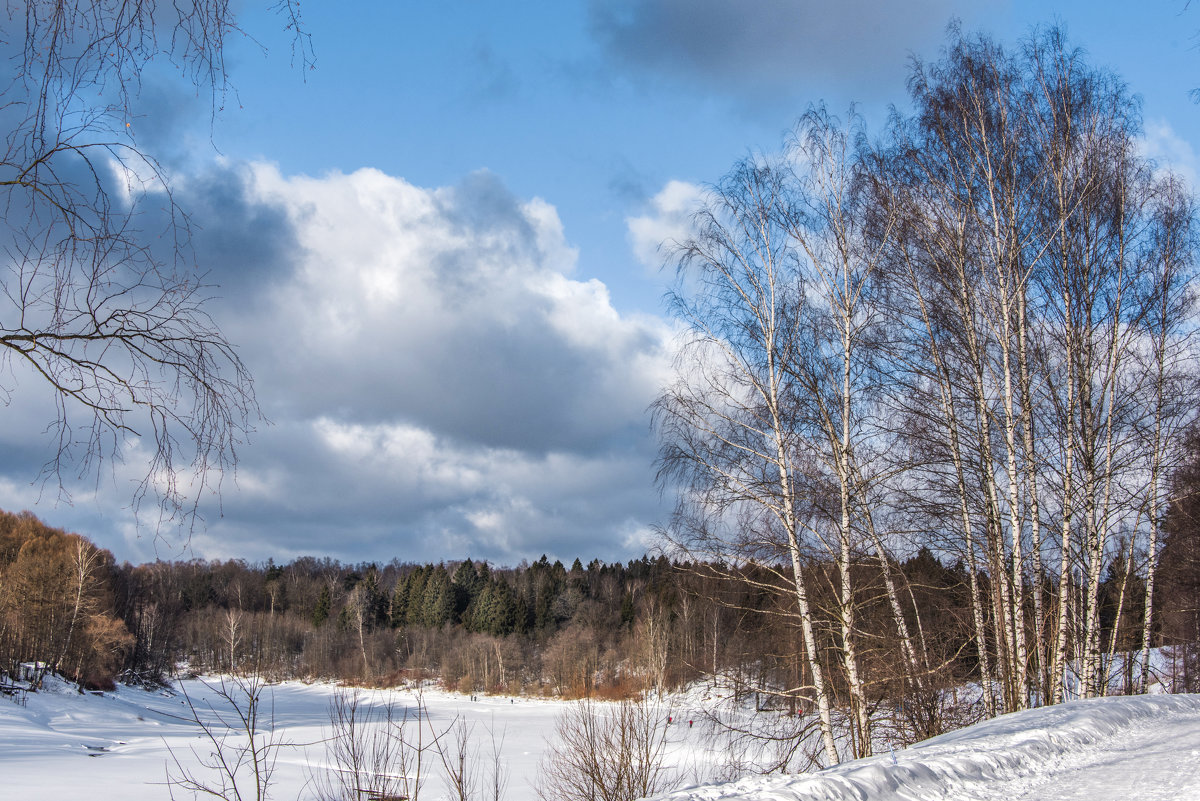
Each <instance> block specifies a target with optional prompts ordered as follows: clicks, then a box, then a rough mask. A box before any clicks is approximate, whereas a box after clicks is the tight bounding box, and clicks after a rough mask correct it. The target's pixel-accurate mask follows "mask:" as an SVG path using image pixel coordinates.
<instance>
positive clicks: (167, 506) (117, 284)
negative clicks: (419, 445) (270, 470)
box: [0, 0, 311, 522]
mask: <svg viewBox="0 0 1200 801" xmlns="http://www.w3.org/2000/svg"><path fill="white" fill-rule="evenodd" d="M276 8H277V9H278V10H279V12H280V13H281V15H282V17H283V19H284V24H285V25H286V26H287V27H289V28H290V29H291V30H292V31H293V32H294V33H295V35H296V40H295V41H296V48H297V50H296V54H297V55H298V56H299V57H300V59H301V60H302V61H304V62H305V64H306V65H307V64H311V50H310V49H309V47H308V38H307V34H305V33H304V32H303V30H302V29H301V27H300V26H299V5H298V4H297V3H295V2H294V0H279V2H278V3H277V5H276ZM0 26H2V28H0V41H2V42H3V46H2V47H3V50H4V55H5V58H6V63H7V64H9V66H10V69H11V72H10V73H9V77H7V78H5V79H4V81H5V83H3V84H0V119H3V121H4V124H5V129H6V131H7V134H6V136H5V138H4V139H3V142H2V143H0V205H2V207H3V209H4V223H3V225H2V226H0V253H2V255H0V259H2V260H3V263H2V264H0V368H2V369H3V370H4V371H5V373H6V375H7V377H8V378H7V380H6V381H4V382H3V384H2V385H0V399H2V400H3V401H4V402H6V403H7V402H10V401H11V398H12V397H13V394H14V392H16V391H17V387H18V386H19V387H20V392H21V393H22V394H27V393H31V392H38V391H42V390H45V389H48V390H49V395H48V397H49V398H50V399H51V401H50V403H48V404H47V405H48V406H49V405H53V407H54V409H55V412H54V413H53V415H52V417H51V419H50V421H49V426H48V429H49V432H50V434H51V436H52V438H53V443H54V444H53V447H52V450H51V455H50V458H49V459H48V460H47V462H46V463H45V465H44V467H43V473H42V478H43V481H47V482H50V483H52V484H54V485H55V486H57V488H58V492H59V494H60V496H62V497H69V493H68V490H67V489H66V487H65V486H64V471H65V470H67V469H78V471H79V473H80V474H82V475H87V474H88V473H89V472H93V473H94V472H95V471H96V470H97V469H98V467H99V465H100V464H102V463H103V462H105V461H110V460H119V459H120V458H121V456H122V454H123V452H124V449H125V446H126V445H127V444H128V443H129V441H130V440H131V439H135V438H136V439H138V440H139V441H140V442H142V443H144V444H145V445H146V448H147V450H148V453H149V454H150V456H149V464H148V465H147V468H146V473H145V475H144V477H143V479H142V480H141V482H140V484H139V485H138V486H137V488H136V490H135V492H134V506H135V508H137V507H139V506H140V504H141V502H142V500H143V499H144V498H145V497H146V496H150V497H152V498H155V499H156V500H157V501H159V502H160V503H161V506H160V522H165V521H166V520H170V519H176V518H179V517H180V516H182V517H184V518H187V517H189V516H194V514H195V513H196V511H197V505H198V503H199V498H200V495H201V494H202V492H203V491H204V490H205V489H206V488H209V487H211V486H213V485H214V483H219V476H220V474H221V471H222V470H223V469H225V468H228V467H230V466H232V465H233V464H234V463H235V461H236V457H237V447H238V446H239V445H240V444H242V443H243V442H244V441H245V437H246V436H247V434H248V433H249V430H250V428H251V426H252V424H253V422H254V420H255V418H256V417H257V414H258V410H257V407H256V403H255V398H254V392H253V385H252V382H251V378H250V375H249V373H248V372H247V370H246V367H245V365H244V364H243V362H242V360H241V358H240V356H239V355H238V353H237V351H236V350H235V349H234V347H233V346H232V345H231V344H230V343H229V342H228V341H227V340H226V339H225V338H224V336H223V335H222V334H221V332H220V330H219V329H218V327H217V326H216V324H215V323H214V322H213V320H212V318H211V317H210V315H209V313H208V311H207V308H208V307H207V300H208V295H209V287H207V286H206V285H205V283H204V278H203V273H202V272H200V271H198V270H197V269H196V266H195V265H194V264H193V263H192V259H191V248H190V241H189V226H188V221H187V217H186V213H185V210H184V209H181V208H179V207H178V206H177V205H176V203H175V199H174V196H173V194H172V190H171V185H170V182H169V180H168V176H167V175H166V173H165V171H164V169H163V167H162V165H161V164H160V163H159V162H158V161H157V160H156V159H155V157H154V155H153V154H151V153H149V152H147V151H146V150H144V149H143V148H141V147H140V146H139V145H138V142H137V140H136V138H135V137H134V122H135V121H136V116H135V115H136V111H135V106H136V101H137V97H138V93H139V90H140V88H141V76H142V74H143V71H144V70H146V69H149V68H151V67H152V66H157V65H160V64H167V63H169V64H171V65H172V66H173V67H174V68H176V69H177V70H178V71H179V72H180V73H182V75H183V77H184V78H185V79H187V80H190V81H192V82H193V83H195V85H196V86H197V88H200V89H205V90H209V91H211V95H212V102H213V111H214V113H216V111H217V110H218V109H219V107H220V104H221V102H223V98H224V97H225V95H226V93H227V92H228V91H229V89H230V83H229V79H228V76H227V73H226V61H225V42H226V41H227V38H228V37H229V36H230V35H231V34H235V33H239V32H240V31H239V29H238V27H237V20H236V16H235V14H234V11H233V9H232V8H231V4H230V3H229V2H228V0H191V2H176V3H165V2H158V0H137V2H132V3H130V2H118V1H117V0H100V2H83V1H82V0H66V1H65V2H63V1H60V0H30V2H27V3H23V4H19V5H10V6H9V7H8V10H7V12H5V17H4V18H2V20H0Z"/></svg>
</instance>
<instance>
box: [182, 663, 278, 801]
mask: <svg viewBox="0 0 1200 801" xmlns="http://www.w3.org/2000/svg"><path fill="white" fill-rule="evenodd" d="M179 687H180V691H181V692H182V693H183V697H184V701H185V702H186V706H187V709H188V714H189V716H190V717H191V720H192V722H193V723H195V724H196V726H198V727H199V729H200V731H201V733H202V735H203V737H202V739H203V741H204V745H202V746H199V747H197V746H191V752H192V755H193V757H194V758H195V761H196V763H197V764H198V765H199V768H196V767H192V766H190V765H185V764H184V762H183V761H181V759H180V755H179V754H177V753H176V752H175V751H174V750H172V751H171V764H170V765H168V766H167V785H168V787H169V789H170V792H171V798H175V797H176V793H177V792H180V793H189V794H190V795H191V797H192V798H196V797H203V796H208V797H211V798H219V799H221V800H222V801H251V800H253V801H266V799H268V798H269V797H270V790H271V780H272V778H273V776H274V774H275V762H276V759H277V758H278V756H279V751H280V749H281V748H284V747H286V746H287V745H288V744H287V743H286V742H285V741H284V740H283V739H281V737H280V735H279V733H277V732H276V731H275V718H274V710H273V709H272V708H271V707H270V705H269V704H268V707H267V708H266V709H265V710H264V708H263V701H264V698H263V693H264V691H265V689H266V684H265V682H264V681H263V680H262V679H261V678H260V677H258V676H240V677H230V678H222V679H221V680H220V682H218V683H216V684H205V687H206V689H208V690H210V691H212V692H213V694H214V695H215V700H207V699H201V698H194V697H193V696H191V695H190V694H189V693H188V692H187V687H186V686H185V685H184V684H183V683H180V685H179Z"/></svg>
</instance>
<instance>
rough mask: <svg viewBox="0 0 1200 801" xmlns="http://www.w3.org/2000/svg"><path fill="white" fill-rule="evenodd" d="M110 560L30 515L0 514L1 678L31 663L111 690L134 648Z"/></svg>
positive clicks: (40, 673)
mask: <svg viewBox="0 0 1200 801" xmlns="http://www.w3.org/2000/svg"><path fill="white" fill-rule="evenodd" d="M115 572H116V568H115V565H114V564H113V557H112V554H110V553H109V552H108V551H104V550H101V549H99V548H97V547H96V546H94V545H93V544H92V543H91V542H89V541H88V540H86V539H85V538H83V537H81V536H79V535H78V534H67V533H66V532H64V531H62V530H60V529H54V528H50V527H49V526H46V525H45V524H43V523H41V522H40V521H38V520H37V518H35V517H34V516H33V515H31V514H29V513H24V514H20V515H14V514H8V513H3V512H0V673H7V674H8V675H9V676H16V675H18V673H19V667H20V664H21V663H23V662H34V663H36V668H35V675H34V676H33V680H34V681H35V682H38V681H40V680H41V678H42V676H44V675H45V674H46V673H47V672H51V671H53V672H57V673H61V674H62V675H64V676H68V677H69V678H71V679H73V680H75V681H77V682H79V683H80V684H81V685H82V686H86V687H91V688H102V689H109V688H111V687H112V686H113V681H114V679H115V678H116V676H117V675H118V673H119V672H120V671H121V670H122V669H123V668H124V666H125V663H126V659H127V658H128V657H129V655H130V653H131V651H132V647H133V644H134V637H133V635H131V634H130V633H129V631H128V630H127V629H126V627H125V622H124V621H123V620H122V619H121V618H120V617H119V616H118V615H117V614H116V607H115V603H114V598H113V593H112V589H113V578H114V575H115Z"/></svg>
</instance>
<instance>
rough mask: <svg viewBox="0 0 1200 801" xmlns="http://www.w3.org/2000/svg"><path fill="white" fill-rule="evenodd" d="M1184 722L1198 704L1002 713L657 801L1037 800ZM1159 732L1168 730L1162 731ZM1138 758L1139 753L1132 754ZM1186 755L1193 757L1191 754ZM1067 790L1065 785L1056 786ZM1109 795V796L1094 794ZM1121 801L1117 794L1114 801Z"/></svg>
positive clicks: (1190, 698)
mask: <svg viewBox="0 0 1200 801" xmlns="http://www.w3.org/2000/svg"><path fill="white" fill-rule="evenodd" d="M1172 723H1174V724H1176V725H1177V726H1179V727H1180V730H1181V731H1192V732H1194V731H1197V730H1198V729H1200V696H1197V695H1173V696H1163V695H1159V696H1134V697H1120V698H1102V699H1093V700H1089V701H1072V702H1069V703H1065V704H1060V705H1058V706H1050V707H1042V708H1039V709H1032V710H1028V711H1025V712H1017V713H1013V714H1010V715H1003V716H1001V717H998V718H994V719H992V720H988V721H985V722H983V723H979V724H977V725H975V726H970V727H967V728H965V729H960V730H958V731H955V732H951V733H949V734H944V735H942V736H940V737H935V738H933V739H930V740H926V741H925V742H923V743H920V744H918V745H915V746H913V747H911V748H909V749H906V750H904V751H898V752H896V753H895V754H894V755H893V754H884V755H881V756H874V757H869V758H866V759H859V760H855V761H853V762H845V763H842V764H840V765H836V766H834V767H831V768H827V769H825V770H822V771H819V772H817V773H811V774H803V775H799V776H755V777H750V778H745V779H741V780H739V781H736V782H731V783H729V784H724V785H716V786H708V787H693V788H688V789H684V790H677V791H675V792H672V793H667V794H665V795H661V796H657V797H656V798H657V799H659V801H734V799H742V800H743V801H876V800H877V799H905V800H906V801H918V800H919V801H935V800H936V799H964V798H972V799H1001V798H1006V799H1007V798H1014V797H1025V794H1026V793H1030V795H1029V796H1028V797H1038V796H1036V795H1035V794H1034V793H1033V792H1032V791H1034V790H1036V788H1037V787H1038V785H1040V784H1045V783H1048V782H1051V781H1057V780H1058V779H1057V778H1056V777H1061V776H1063V775H1064V774H1068V773H1071V772H1072V771H1081V770H1089V769H1090V770H1091V772H1092V773H1093V774H1096V772H1097V770H1099V772H1100V773H1103V772H1104V771H1103V769H1104V767H1105V766H1106V765H1107V766H1112V765H1116V764H1120V761H1121V760H1120V758H1118V757H1115V756H1114V752H1116V751H1120V750H1130V749H1129V748H1125V749H1122V748H1121V746H1122V744H1127V745H1130V746H1132V745H1134V744H1135V743H1136V742H1137V741H1138V739H1139V737H1142V736H1144V735H1147V734H1150V733H1152V732H1154V731H1156V730H1162V729H1164V727H1169V725H1170V724H1172ZM1159 733H1160V734H1161V731H1159ZM1133 750H1136V748H1134V749H1133ZM1185 753H1186V752H1185ZM1058 789H1059V790H1061V787H1059V788H1058ZM1093 797H1096V798H1104V797H1109V796H1108V794H1107V793H1106V794H1103V795H1099V796H1093ZM1112 797H1117V796H1112Z"/></svg>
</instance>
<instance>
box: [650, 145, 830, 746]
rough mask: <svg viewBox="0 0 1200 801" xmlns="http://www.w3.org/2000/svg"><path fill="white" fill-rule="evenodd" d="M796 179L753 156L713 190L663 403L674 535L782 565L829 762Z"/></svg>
mask: <svg viewBox="0 0 1200 801" xmlns="http://www.w3.org/2000/svg"><path fill="white" fill-rule="evenodd" d="M792 189H793V187H792V186H791V184H790V183H789V181H788V179H787V175H786V173H785V171H784V170H782V169H780V167H779V166H778V165H773V164H770V163H763V162H761V161H759V160H755V159H747V160H745V161H743V162H742V163H740V164H739V165H737V166H736V167H735V168H734V170H733V171H732V172H731V173H730V175H729V176H727V177H726V179H725V180H724V181H723V182H722V183H721V185H719V186H718V187H716V188H715V189H714V191H713V192H712V193H711V194H710V197H709V202H708V203H707V204H706V206H705V207H704V208H703V209H702V210H701V211H700V212H699V214H698V215H697V219H696V227H695V233H694V235H693V236H692V237H691V238H690V239H688V240H687V241H685V242H683V243H681V244H680V245H679V246H678V248H677V260H678V264H679V270H680V287H679V289H678V291H677V292H676V293H675V295H674V296H673V304H672V305H673V310H674V311H675V314H676V316H677V317H678V318H679V319H680V320H681V321H682V322H683V323H684V324H685V325H686V326H687V329H688V330H687V334H686V335H687V336H688V337H689V340H688V341H687V342H686V343H685V344H684V347H683V348H681V350H680V355H679V357H678V359H677V371H676V378H675V381H674V382H673V383H672V384H671V385H670V386H668V387H667V388H666V389H665V390H664V392H663V393H662V394H661V395H660V396H659V398H658V400H657V401H656V402H655V404H654V415H655V424H656V427H657V430H658V433H659V437H660V441H661V446H660V461H659V464H660V472H659V479H660V481H661V482H662V483H663V485H664V486H667V485H671V484H673V483H675V482H677V483H678V485H679V487H680V489H681V490H682V492H681V500H680V506H679V509H678V510H677V513H676V515H675V518H674V523H673V526H672V529H671V530H670V532H669V534H670V536H671V537H672V539H673V541H674V542H675V543H676V545H677V546H679V547H682V548H685V549H687V550H689V551H691V552H692V553H696V554H699V555H701V557H702V558H713V559H729V558H733V559H735V560H746V559H750V560H757V561H759V562H760V563H762V564H782V565H784V566H785V567H784V568H783V569H782V570H781V571H780V578H781V579H782V580H784V581H785V582H786V585H787V586H789V587H790V591H791V593H792V596H793V598H794V601H795V614H796V616H797V618H798V619H799V622H800V625H801V631H802V639H803V644H804V650H805V654H806V657H807V663H808V668H809V673H810V675H811V676H812V684H813V689H814V692H815V695H816V705H817V708H818V713H819V715H820V719H821V721H822V734H823V740H824V744H825V750H826V759H827V760H828V761H829V763H830V764H833V763H836V762H837V761H838V753H837V746H836V744H835V741H834V732H833V720H832V703H831V699H830V688H829V686H828V683H827V680H826V675H825V668H824V666H823V665H822V660H821V653H820V651H819V650H818V646H817V636H816V631H815V628H814V613H813V609H812V607H811V604H810V601H809V594H810V591H809V587H808V582H807V580H806V577H805V571H804V563H805V561H806V549H805V545H806V542H805V527H804V524H803V522H802V509H801V507H800V498H801V496H802V494H803V493H804V491H805V488H804V487H802V486H801V481H802V478H801V476H802V470H801V466H800V464H799V462H798V460H799V459H800V458H801V454H802V453H803V448H802V443H801V439H802V436H803V431H802V430H801V426H800V425H799V419H800V417H799V415H797V414H796V413H795V410H794V408H793V406H794V404H796V403H797V402H802V401H803V399H804V391H803V388H802V387H801V386H799V383H798V381H797V379H796V377H795V375H794V373H793V372H790V371H789V369H788V365H789V364H791V363H792V362H793V361H794V360H795V358H796V354H797V352H798V350H799V349H800V348H801V347H803V330H802V327H801V317H800V315H801V312H802V310H803V306H804V301H805V297H804V286H803V285H802V284H801V282H800V281H799V275H798V274H797V271H796V260H797V258H798V257H799V254H798V252H797V249H796V246H795V242H794V240H793V239H792V236H791V232H790V231H789V229H788V225H787V219H786V216H785V215H783V214H781V211H785V210H786V209H787V207H788V205H789V204H790V203H791V202H792V199H791V198H790V197H789V192H790V191H792Z"/></svg>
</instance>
